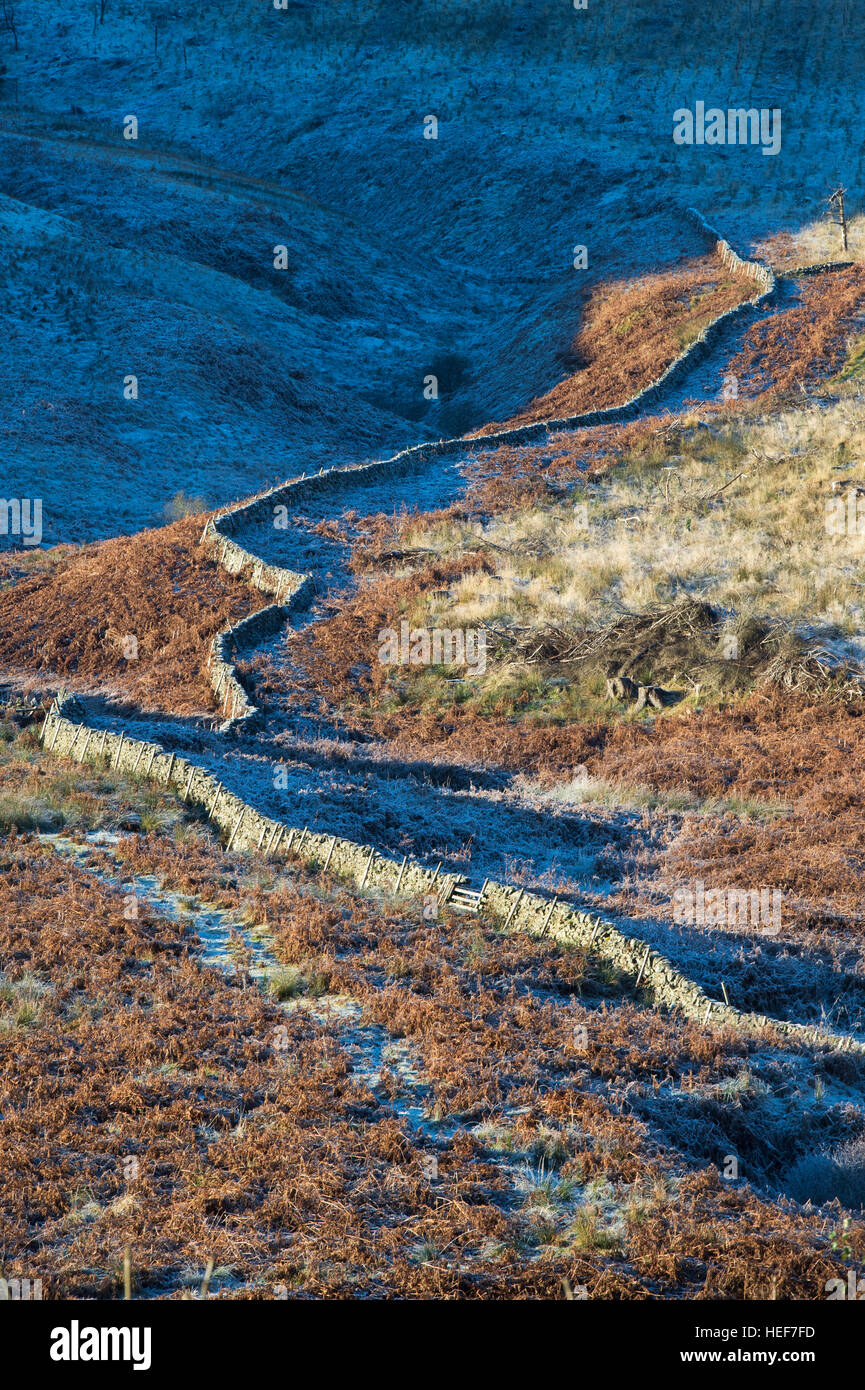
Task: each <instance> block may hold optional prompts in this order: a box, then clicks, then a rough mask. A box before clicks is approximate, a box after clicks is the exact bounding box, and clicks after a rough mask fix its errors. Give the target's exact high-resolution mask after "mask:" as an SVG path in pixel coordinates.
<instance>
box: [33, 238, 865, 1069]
mask: <svg viewBox="0 0 865 1390" xmlns="http://www.w3.org/2000/svg"><path fill="white" fill-rule="evenodd" d="M689 216H691V217H692V218H693V219H694V220H695V221H696V223H697V225H698V227H699V228H700V230H701V231H703V232H704V233H705V234H706V235H707V236H708V237H709V238H710V239H711V240H712V241H713V242H714V244H715V249H716V251H717V254H718V255H719V257H720V258H721V260H722V261H723V263H724V264H725V265H727V266H728V267H729V268H730V269H731V270H732V271H733V272H734V273H735V274H740V275H744V276H747V277H748V278H749V279H751V280H753V281H754V282H755V284H756V285H757V287H758V288H759V294H758V295H757V296H756V298H755V299H754V300H753V301H749V303H760V302H761V301H762V300H764V299H765V298H766V297H767V296H768V295H770V294H771V293H772V292H773V291H774V289H775V277H774V275H773V274H772V272H771V270H769V269H768V268H767V267H765V266H762V265H760V264H759V263H757V262H754V261H744V260H742V259H741V257H739V256H738V255H737V254H736V252H735V251H733V249H732V247H731V246H730V245H729V243H728V242H726V241H724V240H723V239H722V238H720V237H719V236H718V235H717V233H716V232H714V230H713V229H712V228H711V227H710V226H709V225H708V223H706V222H705V220H704V219H703V218H702V217H701V216H700V214H699V213H696V212H693V211H691V212H690V213H689ZM747 307H748V305H747V304H746V305H736V306H735V307H734V308H733V309H730V310H728V311H727V312H726V313H725V314H723V315H721V316H720V317H719V318H718V319H716V320H715V321H714V323H713V324H711V325H709V328H708V329H706V330H704V331H703V332H702V333H701V335H700V338H699V339H698V340H697V341H696V342H695V343H693V344H692V345H691V346H690V347H688V348H687V349H686V350H685V351H684V352H683V353H682V354H681V355H680V356H679V357H678V358H677V359H676V361H675V362H673V363H672V364H671V366H670V367H668V368H667V370H666V371H665V372H664V374H663V376H662V377H660V378H659V380H658V381H656V382H654V383H653V384H652V385H650V386H648V387H646V389H645V390H643V391H641V392H640V393H639V394H638V395H637V396H635V397H634V398H633V400H631V401H629V402H627V403H626V404H625V405H622V406H614V407H611V408H609V409H607V410H598V411H590V412H588V413H585V414H582V415H576V416H570V417H568V418H566V419H561V420H551V421H545V422H543V423H542V424H537V425H524V426H518V427H516V428H514V429H510V430H500V431H498V432H497V433H496V434H492V435H484V436H479V437H476V438H459V439H450V440H439V441H437V442H434V443H426V444H419V445H414V446H413V447H411V448H408V449H403V450H401V451H400V452H399V453H397V454H395V455H394V456H393V457H392V458H388V459H384V460H381V461H374V462H372V463H366V464H360V465H356V467H355V468H353V469H350V470H347V469H339V468H332V469H327V470H322V471H321V472H320V473H317V474H314V475H313V476H311V477H309V478H307V477H305V476H304V477H302V478H295V479H292V480H291V481H289V482H287V483H281V484H279V485H278V486H277V487H274V488H271V489H270V490H269V491H267V492H264V493H262V494H260V495H259V496H257V497H254V498H252V499H251V500H249V501H248V502H245V503H243V504H242V505H241V506H238V507H235V508H232V509H231V510H230V511H227V512H224V513H223V514H222V515H220V516H217V517H215V518H213V519H212V520H210V521H209V522H208V524H207V526H206V527H205V530H204V533H203V535H202V544H203V545H204V546H205V547H206V548H207V550H208V551H209V553H210V554H211V555H213V557H214V559H215V560H216V561H217V563H218V564H220V565H221V566H222V567H223V568H225V569H226V570H227V571H228V572H229V573H230V574H234V575H237V576H240V577H243V578H245V579H246V580H247V581H248V582H249V583H250V584H252V585H253V586H254V587H255V588H257V589H258V590H259V591H260V592H262V593H266V594H272V595H273V596H274V600H275V601H274V603H272V604H269V605H268V606H267V607H265V608H262V609H261V610H260V611H259V612H257V613H253V614H251V615H250V616H249V617H248V618H245V619H244V620H243V621H242V622H240V623H237V624H236V625H235V626H234V627H232V628H229V629H227V630H226V631H225V632H222V633H220V634H219V635H218V636H217V637H216V638H214V641H213V644H212V648H211V653H210V677H211V681H212V684H213V689H214V691H215V692H216V695H217V697H218V699H219V701H220V705H221V707H222V709H223V711H224V712H226V713H227V714H228V718H227V719H226V721H225V723H224V724H223V725H222V726H221V728H222V731H223V732H225V733H234V732H237V731H239V730H241V729H243V728H251V727H255V726H256V725H257V724H258V723H259V722H260V720H261V711H260V710H259V709H257V708H256V706H255V705H254V704H253V703H252V701H251V700H250V698H249V695H248V693H247V691H246V690H245V689H244V687H243V685H242V684H241V682H240V681H239V679H238V677H237V672H236V668H235V665H234V654H235V650H236V648H237V647H239V646H241V645H245V644H251V643H253V642H255V641H259V640H261V638H262V637H264V636H267V635H269V634H271V633H272V632H275V631H277V630H278V628H279V627H280V626H281V625H282V624H283V623H284V622H285V621H286V620H287V619H288V618H289V616H290V613H291V608H292V606H293V605H294V604H297V603H299V602H301V601H302V600H303V599H305V598H306V597H307V595H308V593H309V592H310V589H311V581H310V579H309V577H308V576H306V575H303V574H299V573H297V572H295V571H294V570H289V569H283V568H280V567H279V566H277V565H270V564H267V563H265V561H263V560H262V559H261V557H260V556H257V555H255V554H253V553H252V552H251V551H249V550H246V549H245V548H244V547H243V546H242V545H240V544H239V542H238V541H236V540H235V539H234V534H233V533H234V532H236V531H238V530H239V529H240V528H241V527H243V526H244V525H246V524H248V523H249V522H250V521H255V520H260V519H263V518H264V517H268V518H271V519H272V517H273V512H274V508H275V507H276V506H279V505H285V504H288V503H290V502H297V501H299V500H300V499H301V498H302V497H304V496H309V495H310V494H312V493H315V492H319V491H323V490H329V489H336V488H339V487H340V486H341V485H342V483H343V482H344V480H345V475H346V473H347V472H355V471H361V472H367V473H372V474H373V475H374V476H376V477H381V476H387V475H389V474H391V475H393V476H395V477H396V476H402V475H404V474H405V473H406V472H410V471H411V469H412V468H414V467H416V466H418V465H419V464H421V463H423V462H425V461H426V460H427V459H429V458H433V457H436V456H444V455H447V454H454V453H458V452H466V451H467V450H468V449H470V448H472V447H478V448H486V447H488V446H490V445H496V444H500V443H506V442H511V443H513V442H530V441H532V440H536V439H540V438H543V437H545V436H546V435H547V434H549V433H550V432H551V431H554V430H561V429H571V428H579V427H580V426H584V425H594V424H604V423H610V422H614V421H618V420H624V419H627V418H629V417H630V416H631V415H633V414H635V413H636V412H637V411H638V410H639V409H640V408H641V407H642V406H644V405H646V404H649V403H650V402H651V401H652V400H653V399H654V398H656V397H657V395H659V394H660V392H661V391H662V390H663V388H664V387H665V386H667V385H669V384H670V380H671V378H672V377H673V376H674V375H676V374H677V373H678V372H679V371H681V370H682V368H683V367H684V366H685V365H686V364H687V365H690V362H691V361H692V360H693V358H694V356H695V354H699V353H700V352H701V351H705V350H706V348H707V346H708V343H709V339H710V336H711V335H712V334H713V333H714V332H716V331H717V330H718V329H719V327H720V326H721V325H722V324H723V323H725V322H726V321H728V320H729V319H730V318H732V317H733V316H734V315H736V314H738V313H740V312H741V311H742V310H743V309H745V308H747ZM80 714H81V707H80V705H79V704H78V702H77V701H75V700H74V699H67V700H66V701H63V702H60V701H58V702H55V704H54V706H52V709H51V711H50V713H49V715H48V717H47V718H46V720H45V723H44V725H43V728H42V733H41V738H42V741H43V743H44V746H45V747H46V748H47V749H48V750H50V751H51V752H54V753H57V754H62V755H65V756H67V757H72V758H76V759H78V760H79V761H80V762H94V763H95V762H100V761H105V762H107V764H108V765H109V766H111V767H113V768H116V769H118V770H119V771H121V772H125V773H129V774H131V775H135V776H141V777H146V778H148V779H152V780H154V781H156V782H158V783H161V784H162V785H164V786H165V787H167V788H170V789H172V790H174V791H176V792H177V793H178V794H179V795H180V796H181V797H182V799H183V800H184V801H185V802H187V803H188V804H190V805H195V806H198V807H200V808H201V809H202V810H203V811H204V812H205V814H206V815H207V816H208V818H209V819H210V820H211V821H212V822H213V823H214V824H215V825H216V826H218V827H219V829H220V830H221V831H222V833H223V835H224V836H225V842H226V848H227V849H234V850H244V851H247V852H258V853H261V854H264V855H265V856H266V857H270V858H274V859H284V858H286V857H287V856H292V857H293V858H296V859H298V860H302V861H305V862H306V863H307V864H314V865H317V866H318V867H319V868H321V869H323V870H326V871H327V872H328V873H330V874H331V875H333V876H334V877H335V878H337V879H341V880H342V881H344V882H345V883H347V884H350V885H352V886H353V887H355V888H357V889H359V890H361V891H364V892H368V893H374V892H381V893H386V894H388V895H397V894H398V895H401V896H403V897H406V898H411V899H415V900H420V899H422V898H423V897H425V896H426V895H429V894H431V893H434V894H435V895H436V897H437V898H438V900H439V901H440V902H442V903H445V902H446V901H447V899H448V897H449V896H450V894H451V892H452V891H453V888H454V886H455V885H456V884H458V883H462V882H465V879H464V877H463V876H462V875H455V874H446V875H444V876H442V875H441V874H440V873H439V872H438V870H436V871H433V870H432V869H427V868H425V867H423V866H422V865H420V864H418V863H416V862H414V861H412V862H409V861H408V859H407V858H403V860H402V862H399V861H397V860H394V859H391V858H389V857H388V856H387V855H383V854H380V853H379V852H378V851H377V850H376V849H375V847H374V846H372V845H359V844H356V843H354V842H353V841H351V840H344V839H341V838H339V837H338V836H336V835H327V834H321V833H319V832H316V831H310V830H309V829H308V827H300V826H289V825H286V824H284V823H283V822H281V821H277V820H273V819H272V818H270V817H268V816H265V815H263V814H262V813H261V812H260V811H256V810H255V808H254V807H252V806H250V805H248V804H247V803H246V802H244V801H242V800H241V798H240V797H237V796H235V795H234V794H233V793H232V792H229V791H228V790H226V789H225V788H224V787H223V786H222V784H221V783H220V782H219V781H218V780H217V778H216V777H214V776H213V774H212V773H210V772H208V771H207V770H206V769H204V768H201V767H199V766H198V765H196V764H194V763H191V762H189V761H188V760H187V759H185V758H182V757H178V756H177V755H176V754H175V753H167V752H166V750H165V749H164V748H163V747H162V746H161V745H160V744H158V743H150V742H147V741H142V740H140V739H127V738H126V736H125V734H124V733H120V734H114V733H111V732H109V731H108V730H106V729H95V728H91V727H89V726H88V725H87V724H86V723H84V722H82V720H81V719H80V718H76V717H73V716H75V715H80ZM482 905H483V909H484V910H485V911H489V912H491V913H492V914H493V915H494V917H496V918H498V919H499V920H500V922H501V923H502V925H503V928H504V929H505V930H507V931H522V932H528V933H529V934H531V935H533V936H538V937H548V938H550V939H551V940H555V941H558V942H560V943H562V944H563V945H565V946H567V945H573V946H578V947H581V948H587V949H589V950H591V951H593V952H595V953H596V954H598V955H600V956H602V957H603V958H604V959H606V960H607V961H609V962H610V963H611V964H612V965H613V966H615V967H616V969H618V970H619V971H621V972H622V974H623V975H625V976H626V977H628V978H630V979H632V980H633V982H634V987H635V988H640V987H642V988H644V989H645V990H646V991H647V992H649V993H650V994H651V996H652V998H653V999H654V1001H655V1003H656V1005H658V1006H661V1007H665V1008H668V1009H670V1010H673V1009H679V1010H680V1011H681V1012H682V1013H683V1014H684V1015H685V1016H686V1017H688V1018H694V1019H699V1020H700V1021H702V1022H705V1023H708V1022H712V1023H716V1024H721V1025H727V1026H730V1027H734V1028H742V1029H747V1030H751V1031H753V1030H757V1031H760V1030H768V1031H769V1033H770V1034H771V1033H774V1034H780V1035H782V1036H784V1037H788V1038H789V1039H790V1040H791V1041H796V1042H798V1043H805V1044H808V1045H812V1046H825V1047H831V1048H847V1049H850V1050H854V1051H857V1052H863V1053H865V1043H859V1042H858V1041H856V1040H855V1039H852V1038H849V1037H836V1036H835V1035H833V1034H829V1033H825V1032H821V1031H820V1030H818V1029H813V1028H809V1027H807V1026H805V1025H801V1024H796V1023H787V1022H779V1021H777V1020H770V1019H768V1018H767V1017H766V1016H764V1015H762V1014H749V1013H743V1012H742V1011H740V1010H738V1009H735V1008H733V1007H731V1006H729V1005H727V1004H722V1003H720V1002H719V1001H718V1000H713V999H710V998H709V997H708V996H707V995H706V994H705V992H704V991H703V990H702V989H701V988H700V987H699V986H698V985H697V984H695V983H694V982H693V981H692V980H688V979H687V978H686V977H685V976H683V975H681V974H680V973H679V972H678V971H677V970H676V969H675V967H674V966H673V964H672V962H670V961H669V960H667V959H666V957H664V956H663V955H661V954H660V953H659V952H657V951H654V950H652V949H651V947H650V946H649V945H648V943H646V942H645V941H641V940H639V939H638V938H633V937H629V936H626V935H625V934H624V933H622V932H620V931H619V930H618V928H617V927H615V926H614V925H613V924H612V923H611V922H607V921H605V920H604V919H603V918H602V917H599V916H597V915H595V914H594V913H587V912H581V911H579V910H578V909H576V908H574V907H572V906H571V905H570V904H568V903H560V902H558V900H557V899H554V900H553V901H552V902H550V901H549V900H548V899H546V898H544V897H542V896H541V895H540V894H536V893H527V892H525V891H524V890H522V889H517V888H513V887H510V886H508V885H506V884H501V883H495V882H492V881H490V880H488V881H487V882H486V883H485V884H484V888H483V892H482Z"/></svg>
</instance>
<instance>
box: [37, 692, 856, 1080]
mask: <svg viewBox="0 0 865 1390" xmlns="http://www.w3.org/2000/svg"><path fill="white" fill-rule="evenodd" d="M80 708H81V707H80V704H79V703H78V702H77V701H75V700H67V701H65V702H55V704H54V705H53V706H52V708H51V710H50V711H49V714H48V716H47V718H46V720H45V723H44V724H43V726H42V730H41V738H42V741H43V744H44V746H45V747H46V749H48V750H49V751H50V752H52V753H57V754H61V755H65V756H66V757H71V758H75V759H77V760H78V761H79V762H82V763H83V762H89V763H99V762H104V763H105V764H106V765H107V766H109V767H111V768H114V769H117V770H118V771H120V772H125V773H128V774H130V775H133V776H140V777H144V778H148V779H151V780H153V781H154V782H156V783H159V784H160V785H162V786H164V787H166V788H167V789H171V790H173V791H175V792H176V793H177V794H178V795H179V796H180V797H181V798H182V800H183V801H185V802H186V803H187V804H189V805H194V806H198V807H199V808H201V810H203V811H204V813H205V814H206V815H207V817H208V818H209V819H210V820H211V821H212V822H213V824H215V825H216V826H218V827H219V829H220V830H221V831H222V833H223V835H224V837H225V844H226V849H233V850H238V851H246V852H249V853H255V852H257V853H261V854H263V855H264V856H265V857H266V858H272V859H277V860H280V859H283V860H284V859H286V858H287V857H289V856H291V857H292V858H294V859H296V860H299V861H302V862H305V863H306V864H307V865H308V866H310V867H312V866H315V867H317V868H320V869H322V870H324V871H326V872H327V873H329V874H331V875H332V876H333V877H334V878H336V879H339V880H342V881H343V882H344V883H346V884H347V885H349V886H351V887H354V888H356V889H358V890H360V891H361V892H366V893H376V892H380V893H383V894H387V895H388V896H395V895H399V896H402V897H404V898H408V899H412V900H414V901H417V902H419V901H421V900H422V899H423V898H424V897H426V896H427V895H429V894H435V895H436V897H437V898H438V900H439V902H442V903H446V902H447V899H448V897H449V896H450V893H451V892H452V891H453V888H454V887H455V886H456V884H458V883H461V882H465V879H464V877H463V876H462V875H458V874H446V875H441V874H440V873H439V871H438V870H433V869H428V868H425V867H424V866H423V865H421V864H418V863H416V862H414V861H409V860H408V858H407V857H405V856H404V857H403V859H402V861H398V860H396V859H391V858H390V857H389V856H387V855H384V854H381V853H379V852H378V851H377V850H376V849H375V847H374V846H373V845H359V844H356V843H355V842H354V841H353V840H345V839H341V838H340V837H339V836H336V835H327V834H322V833H319V832H316V831H310V830H309V829H308V827H300V826H289V825H286V824H285V823H284V822H283V821H278V820H274V819H272V818H271V817H269V816H265V815H263V814H262V813H261V812H260V811H257V810H256V809H255V808H254V807H253V806H250V805H249V804H248V803H247V802H245V801H243V800H242V799H241V798H240V797H238V796H235V795H234V793H233V792H230V791H228V790H226V788H224V787H223V786H222V784H221V782H219V781H218V779H217V778H216V777H214V776H213V774H212V773H210V772H208V771H207V770H206V769H205V768H202V767H199V766H198V765H197V764H195V763H191V762H189V761H188V760H187V759H186V758H182V757H178V756H177V755H176V754H175V753H168V752H166V750H165V749H164V748H163V747H162V746H161V745H160V744H158V743H151V742H148V741H146V740H141V739H132V738H129V739H128V738H126V736H125V734H124V733H122V732H121V733H120V734H115V733H111V732H110V731H109V730H107V729H95V728H91V727H90V726H88V725H87V724H86V723H84V722H82V721H81V720H79V719H76V718H72V717H70V712H72V713H78V712H79V710H80ZM481 902H482V907H483V910H484V911H486V912H489V913H490V914H491V915H492V916H493V917H494V918H496V919H498V920H499V921H500V923H501V925H502V927H503V929H504V930H506V931H520V932H528V933H529V934H530V935H531V936H535V937H540V938H549V939H550V940H553V941H557V942H559V943H560V944H562V945H564V946H577V947H580V948H583V949H587V950H589V951H592V952H594V953H595V954H597V955H599V956H601V957H603V958H604V959H605V960H607V961H608V962H609V963H610V964H612V965H613V966H615V967H616V969H617V970H619V971H620V972H621V973H622V974H623V975H625V976H626V977H628V978H630V979H632V980H633V981H634V988H635V989H637V988H639V987H642V988H644V989H645V990H646V991H647V992H648V993H649V994H650V996H651V997H652V999H653V1001H654V1003H655V1005H656V1006H658V1007H662V1008H666V1009H668V1010H670V1011H672V1010H676V1009H678V1010H679V1011H680V1012H681V1013H682V1014H683V1015H684V1016H685V1017H687V1018H692V1019H696V1020H699V1021H700V1022H702V1023H704V1024H706V1023H714V1024H718V1025H726V1026H728V1027H731V1028H735V1029H742V1030H746V1031H748V1032H755V1031H756V1032H761V1031H765V1032H766V1034H767V1038H769V1039H771V1037H772V1035H773V1034H777V1035H780V1036H781V1037H782V1038H788V1039H789V1040H790V1041H791V1042H794V1043H798V1044H800V1045H807V1046H815V1047H827V1048H833V1049H845V1050H849V1051H854V1052H857V1053H865V1043H861V1042H859V1041H857V1040H856V1039H853V1038H850V1037H839V1036H836V1035H834V1034H831V1033H826V1032H823V1031H821V1030H820V1029H816V1028H810V1027H808V1026H806V1025H804V1024H798V1023H788V1022H785V1021H778V1020H776V1019H769V1018H768V1017H766V1016H765V1015H764V1014H751V1013H745V1012H743V1011H741V1010H739V1009H735V1008H733V1007H731V1006H730V1005H727V1004H723V1003H721V1002H720V1001H718V1000H713V999H710V998H709V996H708V995H707V994H706V993H705V991H704V990H702V989H701V988H700V986H699V985H697V984H695V983H694V981H693V980H689V979H688V978H687V977H686V976H684V975H682V974H680V972H679V971H677V970H676V968H675V966H674V965H673V964H672V962H671V961H669V960H668V959H667V958H666V957H665V956H663V955H661V953H660V952H658V951H655V950H653V949H652V948H651V947H650V946H649V944H648V943H647V942H645V941H641V940H640V939H639V938H635V937H629V936H626V935H625V934H624V933H623V932H621V931H619V929H618V928H617V927H616V926H615V925H614V924H613V923H611V922H608V921H606V920H605V919H604V918H603V917H600V916H598V915H597V914H595V913H590V912H581V911H580V910H579V909H578V908H575V907H573V906H571V904H569V903H560V902H559V901H558V899H557V898H554V899H553V900H552V901H550V900H549V899H547V898H544V897H542V896H541V895H540V894H538V893H529V892H526V891H525V890H523V889H518V888H514V887H512V886H510V885H507V884H503V883H497V882H495V881H493V880H490V879H488V880H487V881H486V882H485V883H484V886H483V890H482V894H481Z"/></svg>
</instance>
